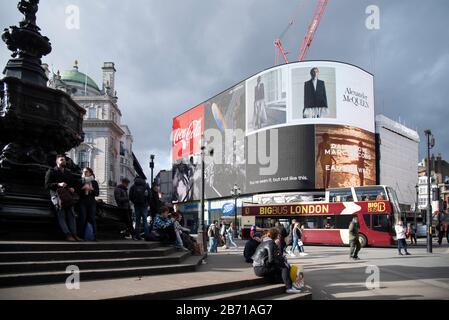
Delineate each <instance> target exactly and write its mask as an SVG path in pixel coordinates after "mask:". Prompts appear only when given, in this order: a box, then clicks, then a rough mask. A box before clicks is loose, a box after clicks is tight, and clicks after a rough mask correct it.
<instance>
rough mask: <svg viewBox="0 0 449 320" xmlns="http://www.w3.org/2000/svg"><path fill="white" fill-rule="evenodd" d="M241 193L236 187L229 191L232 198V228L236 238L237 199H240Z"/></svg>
mask: <svg viewBox="0 0 449 320" xmlns="http://www.w3.org/2000/svg"><path fill="white" fill-rule="evenodd" d="M241 193H242V191H241V190H240V188H239V186H238V185H236V184H235V185H234V187H233V188H232V190H231V195H232V197H233V198H234V227H235V231H234V234H235V236H236V237H238V231H237V230H238V227H237V213H238V210H237V199H238V198H239V197H240V195H241Z"/></svg>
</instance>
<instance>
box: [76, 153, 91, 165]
mask: <svg viewBox="0 0 449 320" xmlns="http://www.w3.org/2000/svg"><path fill="white" fill-rule="evenodd" d="M78 165H79V166H80V167H81V168H86V167H89V168H90V161H89V154H88V153H87V151H86V150H81V151H80V152H79V153H78Z"/></svg>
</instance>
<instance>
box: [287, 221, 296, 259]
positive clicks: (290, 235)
mask: <svg viewBox="0 0 449 320" xmlns="http://www.w3.org/2000/svg"><path fill="white" fill-rule="evenodd" d="M295 223H296V219H293V220H292V222H291V224H290V226H289V227H288V236H287V238H286V239H285V245H286V247H285V251H286V252H287V253H288V254H291V252H292V251H291V249H290V250H288V249H287V248H288V247H289V246H292V245H293V228H294V227H295Z"/></svg>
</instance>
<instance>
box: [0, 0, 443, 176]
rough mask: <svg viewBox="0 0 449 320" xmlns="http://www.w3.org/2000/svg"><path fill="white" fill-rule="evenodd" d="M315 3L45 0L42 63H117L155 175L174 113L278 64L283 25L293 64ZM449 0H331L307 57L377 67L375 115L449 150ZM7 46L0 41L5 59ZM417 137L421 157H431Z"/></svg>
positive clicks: (3, 15) (165, 160)
mask: <svg viewBox="0 0 449 320" xmlns="http://www.w3.org/2000/svg"><path fill="white" fill-rule="evenodd" d="M315 3H316V1H310V0H302V1H278V0H221V1H218V0H217V1H200V0H183V1H178V0H176V1H175V0H168V1H157V0H154V1H148V0H135V1H118V0H95V1H87V0H73V1H65V0H64V1H61V0H47V1H41V5H40V12H39V15H38V22H39V25H40V26H41V28H42V32H43V34H45V35H47V36H48V37H49V38H50V39H51V41H52V44H53V52H52V53H51V54H50V55H49V56H48V57H46V58H45V59H44V61H45V62H47V63H49V64H50V65H51V66H53V67H54V69H55V71H56V70H58V69H61V70H64V69H69V68H71V67H72V64H73V61H74V60H75V59H78V60H79V61H80V70H81V71H83V72H87V73H88V74H89V75H90V76H91V77H92V78H94V79H95V80H96V81H97V83H99V85H100V80H101V66H102V63H103V62H104V61H114V62H115V63H116V68H117V79H116V81H117V83H116V86H117V88H116V89H117V91H118V96H119V106H120V108H121V110H122V113H123V118H122V122H123V123H126V124H128V125H129V127H130V129H131V130H132V132H133V135H134V148H135V152H136V154H137V156H138V158H139V160H140V161H141V163H142V166H143V167H144V168H145V169H146V170H147V171H148V169H147V168H148V164H147V162H148V158H149V154H150V153H154V154H156V155H157V159H156V160H157V165H156V170H159V169H168V168H169V163H170V142H169V136H170V128H171V121H172V118H173V117H174V116H176V115H178V114H180V113H182V112H183V111H185V110H186V109H188V108H190V107H193V106H195V105H196V104H198V103H200V102H202V101H204V100H206V99H208V98H210V97H212V96H213V95H215V94H217V93H219V92H221V91H222V90H224V89H226V88H228V87H230V86H232V85H233V84H235V83H238V82H240V81H241V80H242V79H244V78H246V77H248V76H250V75H252V74H254V73H256V72H258V71H260V70H263V69H266V68H268V67H270V66H272V65H273V63H274V55H275V51H274V47H273V41H274V39H275V38H276V37H277V36H278V35H279V34H280V33H281V31H282V30H283V29H284V28H285V26H287V24H288V21H289V19H290V18H294V19H295V21H294V25H293V26H292V28H291V29H290V31H289V32H288V33H287V34H286V36H285V38H284V39H283V41H284V46H285V48H286V49H287V50H288V51H289V52H290V54H289V58H290V60H291V61H294V60H295V59H296V57H297V54H298V51H299V47H300V44H301V42H302V39H303V37H304V33H305V30H306V27H307V25H308V23H309V21H310V19H311V17H312V14H313V10H314V6H315ZM70 4H74V5H78V6H79V8H80V10H81V12H80V13H81V16H80V18H81V26H80V27H81V28H80V30H68V29H66V28H65V19H66V17H67V16H66V14H65V9H66V7H67V5H70ZM371 4H374V5H377V6H379V8H380V13H381V17H380V18H381V22H380V30H376V31H370V30H368V29H366V27H365V20H366V18H367V15H366V14H365V8H366V7H367V6H368V5H371ZM448 13H449V2H448V1H447V0H432V1H420V0H388V1H387V0H384V1H379V0H377V1H376V0H372V1H370V0H333V1H329V5H328V8H327V10H326V12H325V14H324V17H323V20H322V23H321V25H320V27H319V30H318V33H317V35H316V37H315V40H314V42H313V44H312V48H311V50H310V52H309V55H308V59H328V60H339V61H344V62H349V63H352V64H356V65H359V66H360V67H362V68H364V69H366V70H367V71H369V72H371V73H373V74H374V75H375V89H376V97H375V99H376V112H377V113H384V114H385V115H387V116H389V117H391V118H393V119H396V120H398V119H399V117H400V118H401V119H402V120H403V121H405V122H406V124H407V125H409V126H411V127H413V128H417V129H418V131H419V133H420V135H421V137H422V132H423V130H424V129H425V128H431V129H433V131H434V133H435V136H436V139H437V147H436V148H435V151H436V152H442V153H443V154H444V156H445V157H446V158H449V152H448V148H449V137H448V135H447V130H446V128H445V126H446V122H447V121H446V118H447V116H448V115H449V112H448V111H447V109H448V102H447V100H448V99H447V97H446V91H447V88H448V85H447V84H448V83H449V45H448V43H447V36H448V35H447V30H448V29H449V22H448V19H447V15H448ZM19 18H20V14H19V13H18V11H17V10H16V6H15V2H14V1H2V2H1V3H0V21H1V22H2V24H1V27H6V26H9V25H13V24H16V23H17V22H18V20H19ZM8 58H9V54H8V52H7V50H6V47H5V46H1V49H0V63H1V64H3V65H4V64H5V63H6V61H7V59H8ZM423 147H424V146H423V144H421V149H420V151H421V152H420V155H421V157H422V156H423V155H424V153H423V150H424V149H423Z"/></svg>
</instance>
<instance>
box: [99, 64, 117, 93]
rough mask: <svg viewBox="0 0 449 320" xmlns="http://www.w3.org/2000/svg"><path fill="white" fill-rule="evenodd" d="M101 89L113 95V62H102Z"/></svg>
mask: <svg viewBox="0 0 449 320" xmlns="http://www.w3.org/2000/svg"><path fill="white" fill-rule="evenodd" d="M102 69H103V91H104V92H105V93H106V94H107V95H109V96H114V92H115V72H116V70H115V64H114V62H105V63H104V64H103V68H102Z"/></svg>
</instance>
